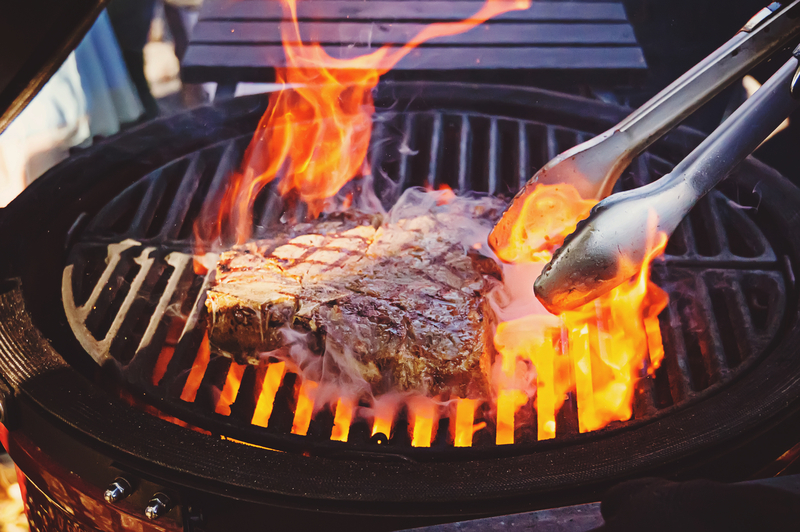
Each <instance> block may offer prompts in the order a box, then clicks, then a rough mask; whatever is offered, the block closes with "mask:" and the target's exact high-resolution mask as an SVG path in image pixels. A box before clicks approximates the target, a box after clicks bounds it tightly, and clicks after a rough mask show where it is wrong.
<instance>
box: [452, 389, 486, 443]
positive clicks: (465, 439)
mask: <svg viewBox="0 0 800 532" xmlns="http://www.w3.org/2000/svg"><path fill="white" fill-rule="evenodd" d="M481 403H482V401H481V400H479V399H459V400H458V401H457V402H456V424H455V435H454V437H453V445H455V446H456V447H472V436H473V435H474V434H475V433H476V432H478V431H479V430H481V429H482V428H483V427H485V426H486V423H485V422H483V421H482V422H480V423H477V424H476V423H475V409H476V408H478V406H480V404H481Z"/></svg>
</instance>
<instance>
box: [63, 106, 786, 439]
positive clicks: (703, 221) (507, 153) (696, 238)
mask: <svg viewBox="0 0 800 532" xmlns="http://www.w3.org/2000/svg"><path fill="white" fill-rule="evenodd" d="M589 137H590V135H589V134H586V133H582V132H579V131H575V130H571V129H567V128H564V127H559V126H556V125H549V124H545V123H541V122H534V121H529V120H519V119H514V118H509V117H501V116H488V115H482V114H476V113H450V112H394V111H383V112H379V113H377V114H376V117H375V128H374V131H373V139H372V145H371V149H370V160H371V162H372V173H373V175H374V176H376V179H378V180H379V181H382V182H383V185H384V186H383V187H381V186H379V187H378V190H379V192H380V191H383V192H384V194H385V198H384V199H385V200H386V202H387V203H390V202H391V200H392V191H393V190H396V189H398V188H401V189H402V188H406V187H409V186H425V185H428V186H433V187H435V188H438V187H439V186H440V185H448V186H450V187H451V188H453V189H455V190H458V191H462V192H463V191H467V190H473V191H481V192H489V193H492V194H499V195H505V196H509V197H510V195H512V194H513V193H514V192H515V191H516V190H517V189H518V188H519V186H520V185H521V184H523V183H524V182H525V181H527V179H528V178H529V177H530V176H531V175H532V174H533V173H534V172H535V171H536V170H537V169H538V168H539V167H540V166H541V165H543V164H544V163H545V162H546V161H548V160H549V159H550V158H552V157H554V156H555V155H557V154H558V153H560V152H562V151H564V150H565V149H567V148H569V147H571V146H573V145H575V144H578V143H580V142H582V141H584V140H586V139H587V138H589ZM249 140H250V139H249V136H244V137H239V138H236V139H233V140H229V141H225V142H222V143H219V144H216V145H213V146H209V147H206V148H204V149H202V150H199V151H197V152H195V153H192V154H190V155H188V156H186V157H183V158H181V159H178V160H176V161H174V162H172V163H170V164H168V165H166V166H164V167H162V168H160V169H159V170H156V171H155V172H152V173H150V174H149V175H146V176H144V177H142V178H141V179H140V180H139V181H137V182H136V183H134V184H133V185H131V186H130V187H129V188H128V189H126V190H125V191H124V192H122V193H121V194H119V195H118V196H117V197H116V198H114V199H113V200H112V201H111V202H109V203H108V204H107V205H106V206H105V207H104V208H103V209H102V210H101V211H100V212H99V213H98V214H97V215H96V216H95V217H94V218H93V219H92V220H90V221H89V222H88V223H87V225H86V227H85V229H84V230H83V231H82V232H81V234H80V235H79V236H78V237H77V238H75V239H74V244H73V245H72V248H71V250H70V259H69V261H68V266H67V268H66V269H65V270H64V276H63V283H62V290H63V298H64V304H65V309H66V312H67V316H68V318H69V320H70V325H71V326H72V328H73V331H74V332H75V334H76V336H77V337H78V339H79V340H80V342H81V344H82V345H83V347H84V348H85V349H86V350H87V351H88V352H89V354H90V355H92V357H94V358H95V359H96V360H97V361H98V362H99V363H101V364H103V365H106V366H110V367H114V368H116V369H118V370H120V371H119V374H120V375H121V376H122V378H123V379H124V380H125V381H127V383H128V386H129V389H130V390H132V391H135V392H144V394H145V395H146V396H147V398H148V402H149V403H150V404H151V405H154V406H155V407H156V408H158V409H159V410H160V411H161V412H163V413H166V414H169V415H174V416H177V417H178V418H180V419H182V420H184V421H187V422H189V423H191V424H193V425H195V426H197V427H201V428H202V429H204V430H209V431H211V432H212V433H215V434H219V435H220V436H222V437H232V438H236V439H240V440H243V441H247V442H251V443H255V444H260V445H266V446H269V447H274V448H281V447H283V448H287V449H293V450H299V451H303V450H309V449H311V450H316V451H319V450H320V449H325V450H330V448H331V446H332V445H333V446H334V447H333V448H334V449H341V447H335V446H336V445H345V446H349V447H348V448H349V449H356V450H359V451H364V452H370V451H381V452H383V451H390V452H391V450H396V451H398V452H400V453H402V452H403V450H404V449H407V448H409V446H410V441H409V436H408V431H407V430H406V428H407V426H408V420H407V412H405V411H401V412H400V413H399V414H398V417H397V418H396V419H395V422H394V429H393V430H392V435H391V438H390V439H389V441H388V442H387V441H386V440H385V439H381V438H370V434H371V432H370V427H369V426H367V423H366V422H365V421H358V422H354V424H353V425H352V427H351V430H350V434H349V437H348V441H347V443H342V444H340V443H339V442H330V436H331V430H332V427H333V420H334V415H333V410H332V408H334V407H335V405H333V406H330V405H329V406H328V407H326V408H323V410H322V411H321V412H320V413H319V414H318V415H316V417H315V418H314V419H313V420H312V421H311V425H310V427H309V430H308V435H307V436H305V437H302V436H294V435H291V434H289V432H290V430H291V427H292V419H293V416H294V407H295V403H296V400H297V399H296V396H297V384H298V383H297V382H296V381H297V380H299V379H297V377H296V375H294V374H291V373H289V374H286V375H285V376H284V375H283V372H282V371H281V372H278V371H277V369H276V368H275V367H273V366H275V364H273V365H271V366H259V367H256V366H253V365H247V366H239V365H237V364H234V363H232V362H231V360H230V359H228V358H226V357H223V356H214V355H209V352H208V349H206V348H205V347H206V346H207V345H206V346H204V342H205V340H204V337H205V321H206V316H205V305H204V298H205V289H204V288H205V286H206V285H207V284H208V283H209V282H210V279H209V276H199V275H196V274H195V273H194V271H193V268H192V259H191V233H192V224H193V222H194V219H195V217H196V216H197V214H198V212H199V210H200V207H201V205H202V204H203V202H204V201H213V200H214V198H218V197H219V196H220V195H221V193H222V191H223V189H224V186H225V181H226V178H227V176H228V175H229V173H230V172H231V171H233V170H234V169H235V168H236V165H237V164H239V162H240V161H241V159H242V155H243V152H244V149H245V148H246V146H247V144H248V142H249ZM657 146H658V145H656V147H657ZM681 156H682V154H672V159H673V160H667V158H664V157H661V156H657V155H655V154H654V153H652V152H648V153H645V154H644V155H642V156H640V157H639V158H637V159H636V160H635V161H634V163H633V164H632V165H631V168H630V169H629V170H628V171H627V172H626V174H625V176H624V177H623V178H622V179H621V180H620V182H619V183H618V187H620V188H624V189H627V188H632V187H636V186H641V185H642V184H644V183H646V182H649V181H651V180H652V179H655V178H657V177H658V176H660V175H663V174H664V173H666V172H668V171H669V170H670V169H671V168H672V166H673V164H674V163H675V162H677V159H679V158H680V157H681ZM388 180H391V182H393V183H396V184H398V185H399V187H395V186H385V185H387V184H389V185H391V183H390V182H389V181H388ZM379 185H380V183H379ZM270 194H271V193H270V192H269V191H267V192H265V193H264V194H263V195H262V198H261V199H260V200H259V201H257V206H258V211H257V216H256V219H255V222H254V223H255V225H256V228H255V229H256V231H255V234H256V236H258V235H259V233H261V234H263V231H264V230H265V229H264V228H266V227H268V226H269V224H270V222H271V221H274V220H275V219H276V218H277V217H278V216H280V211H279V210H278V209H276V208H275V203H274V202H273V199H272V198H271V196H270ZM212 269H213V268H212ZM781 272H782V264H781V263H780V261H779V260H778V256H777V254H776V252H775V251H774V250H773V248H772V246H771V245H770V243H769V241H768V239H767V238H766V237H765V235H764V232H763V231H762V230H761V228H760V227H759V225H758V224H757V223H756V222H755V221H754V220H753V218H751V217H750V216H749V214H748V212H747V211H746V210H745V209H743V208H741V207H740V206H739V205H738V204H737V203H735V202H734V201H733V200H732V199H730V198H728V197H727V196H725V195H724V194H723V193H722V192H720V191H714V192H712V193H711V194H709V195H708V196H707V197H706V198H704V199H703V200H702V201H701V202H700V203H699V204H698V206H697V207H696V208H695V209H694V210H693V211H692V213H691V215H690V216H689V217H688V218H687V219H686V220H684V222H683V223H682V224H681V226H680V228H679V229H678V231H676V233H675V234H674V236H673V237H672V239H671V240H670V242H669V245H668V247H667V253H666V257H665V260H664V261H663V262H661V263H659V264H656V265H655V266H654V274H653V278H654V280H655V281H656V282H657V284H659V285H660V286H661V287H662V288H663V289H665V290H666V291H667V292H668V293H669V295H670V304H669V306H668V308H667V309H666V310H665V311H664V312H663V313H662V314H661V316H660V323H661V330H662V336H663V339H664V347H665V351H666V356H665V360H664V363H663V364H662V366H661V367H660V368H659V369H658V370H657V371H656V372H655V375H654V376H653V377H649V376H646V375H644V374H643V378H642V379H641V380H640V381H639V383H638V385H637V390H636V396H635V402H634V415H633V418H632V420H631V421H628V422H625V423H614V424H612V425H611V426H609V427H608V428H607V429H604V430H614V429H616V428H620V427H622V426H626V425H631V424H633V423H636V422H638V421H642V420H646V419H650V418H652V417H653V416H657V415H661V414H663V413H666V412H668V411H670V410H671V409H674V408H677V407H680V406H681V405H685V404H688V403H690V402H691V401H694V400H698V399H700V398H701V397H703V396H704V395H706V394H709V393H712V392H713V391H714V390H716V389H719V388H720V387H721V386H723V385H724V384H725V383H726V382H729V381H730V380H731V379H732V378H733V377H734V376H735V375H736V374H737V373H739V372H741V371H744V370H745V368H746V367H748V366H749V365H751V364H752V363H754V361H755V360H756V359H758V358H759V356H760V355H762V354H763V353H764V352H765V350H766V349H767V348H768V346H769V344H770V341H771V340H772V339H773V338H774V337H775V335H776V333H777V331H778V329H779V327H780V324H781V323H782V320H783V317H784V314H785V309H786V304H787V301H786V296H785V293H786V287H785V284H784V277H783V274H782V273H781ZM271 367H272V368H273V371H270V368H271ZM237 381H240V385H238V387H236V386H234V383H235V382H237ZM265 393H266V394H273V395H274V396H275V400H274V407H273V409H272V412H271V413H270V414H268V415H265V413H264V412H259V411H257V410H256V405H257V403H258V399H259V396H260V395H261V394H265ZM363 406H368V405H363ZM524 408H529V409H530V410H531V412H529V413H528V415H531V416H535V411H533V409H532V407H530V406H528V407H524ZM576 409H577V403H576V401H575V397H574V396H570V397H569V398H568V399H567V402H566V403H565V405H564V407H563V408H562V410H561V411H560V412H559V415H558V418H557V420H556V421H557V433H556V441H558V440H561V441H565V440H570V439H571V438H575V437H580V435H578V434H577V432H578V430H577V427H578V423H577V410H576ZM522 415H525V414H524V413H523V414H522ZM476 421H478V419H476ZM448 423H449V420H448V419H447V418H443V419H442V420H441V421H440V422H439V427H438V430H436V429H434V434H435V438H434V441H433V445H432V448H433V450H434V451H435V450H436V449H439V450H441V449H449V448H451V447H452V441H451V439H449V438H448V436H447V435H448ZM265 425H268V426H266V427H265ZM535 425H536V424H535V423H533V426H534V427H535ZM481 432H483V433H485V434H483V435H482V434H481ZM486 432H487V431H479V432H478V433H476V435H475V440H474V443H473V446H474V447H475V448H479V449H480V448H486V447H492V446H493V445H494V443H493V438H492V437H491V436H490V435H489V434H488V433H486ZM520 436H521V438H522V439H523V440H527V443H531V442H530V439H531V438H533V440H534V441H535V432H534V434H533V436H531V434H529V433H526V434H520ZM517 441H519V439H517ZM384 443H388V446H384V447H380V448H379V444H384ZM318 444H322V445H323V447H315V445H318ZM519 445H522V444H519ZM415 452H416V451H415Z"/></svg>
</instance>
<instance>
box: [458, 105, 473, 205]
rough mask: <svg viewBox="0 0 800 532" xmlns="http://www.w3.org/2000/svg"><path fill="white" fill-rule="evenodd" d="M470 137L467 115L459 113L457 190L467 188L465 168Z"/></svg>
mask: <svg viewBox="0 0 800 532" xmlns="http://www.w3.org/2000/svg"><path fill="white" fill-rule="evenodd" d="M471 137H472V128H471V127H470V121H469V116H468V115H461V139H460V141H459V144H458V190H459V191H460V192H466V191H467V190H469V183H468V182H467V168H468V165H469V162H470V159H471V157H470V154H469V150H470V144H471V143H470V138H471Z"/></svg>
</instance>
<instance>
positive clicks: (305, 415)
mask: <svg viewBox="0 0 800 532" xmlns="http://www.w3.org/2000/svg"><path fill="white" fill-rule="evenodd" d="M317 386H318V384H317V383H316V382H314V381H303V384H302V385H301V386H300V393H299V394H298V397H297V407H295V410H294V423H292V434H299V435H301V436H305V435H306V434H307V433H308V426H309V425H310V424H311V415H312V414H313V413H314V392H315V391H316V390H317Z"/></svg>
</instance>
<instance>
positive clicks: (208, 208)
mask: <svg viewBox="0 0 800 532" xmlns="http://www.w3.org/2000/svg"><path fill="white" fill-rule="evenodd" d="M283 6H284V9H285V10H286V12H287V13H288V15H289V16H290V18H291V22H290V23H285V24H283V25H282V26H281V34H282V41H283V47H284V51H285V56H286V66H285V67H282V68H277V69H276V81H277V82H278V83H282V84H284V89H283V90H281V91H278V92H275V93H273V94H272V96H271V98H270V102H269V106H268V109H267V111H266V113H265V114H264V116H263V117H262V118H261V121H260V122H259V125H258V128H257V130H256V133H255V135H254V137H253V139H252V141H251V143H250V145H249V146H248V148H247V151H246V152H245V156H244V160H243V162H242V164H241V166H240V170H239V171H237V172H235V173H234V174H233V175H232V176H230V180H229V183H228V185H227V188H226V190H225V191H224V194H223V196H222V197H217V198H214V199H213V201H209V202H207V203H206V204H205V205H204V206H203V208H202V210H201V213H200V216H199V217H198V219H197V222H196V224H195V237H196V239H195V241H196V253H197V256H199V255H201V254H203V253H205V252H206V251H207V250H209V249H210V248H212V247H215V246H219V245H228V244H230V243H232V242H236V243H242V242H245V241H246V240H248V239H249V238H250V236H251V230H252V227H253V206H254V204H255V201H256V198H257V196H258V195H259V193H260V192H261V191H262V190H263V189H264V187H265V186H267V185H268V184H269V183H272V182H273V181H277V191H278V192H279V193H280V194H281V196H282V197H283V198H284V201H285V204H286V205H287V206H288V207H289V209H290V210H289V211H288V212H287V214H288V216H289V218H295V219H299V218H302V217H303V213H305V212H307V215H308V216H310V217H315V216H317V215H319V214H320V213H321V212H323V211H325V210H326V209H331V208H333V207H338V208H343V209H346V208H348V207H349V206H350V205H351V204H353V203H354V202H355V201H356V200H357V199H358V198H357V197H354V196H353V193H349V194H348V195H346V196H344V194H339V196H344V197H337V199H336V201H332V200H331V199H332V198H333V197H334V196H336V195H337V194H338V193H339V191H340V190H341V189H342V187H343V186H344V185H345V184H346V183H347V182H348V181H350V180H351V179H353V178H354V177H356V176H358V175H359V174H363V173H365V168H369V165H368V164H366V162H365V159H366V155H367V151H368V146H369V141H370V137H371V133H372V114H373V113H374V102H373V96H372V89H373V88H374V87H375V86H376V85H377V82H378V79H379V77H380V76H381V75H382V74H384V73H385V72H387V71H388V70H389V69H391V68H392V67H393V66H394V65H395V64H396V63H397V62H398V61H399V60H401V59H402V58H403V57H405V56H406V55H407V54H408V53H409V52H410V51H411V50H413V49H414V48H415V47H416V46H417V45H419V44H420V43H422V42H424V41H426V40H428V39H431V38H435V37H440V36H445V35H453V34H456V33H460V32H464V31H467V30H469V29H471V28H473V27H475V26H476V25H478V24H480V23H482V22H483V21H485V20H487V19H488V18H490V17H493V16H497V15H499V14H502V13H505V12H507V11H510V10H518V9H527V8H528V7H529V6H530V0H486V2H485V3H484V4H483V5H482V6H481V8H480V9H479V10H478V11H477V12H476V13H475V14H474V15H473V16H472V17H470V18H469V19H466V20H464V21H461V22H454V23H437V24H431V25H429V26H427V27H425V28H424V29H423V30H422V31H420V32H419V33H418V34H417V35H416V36H414V37H413V38H412V39H411V40H410V41H409V42H408V43H407V44H405V45H403V46H401V47H395V46H383V47H381V48H380V49H378V50H375V51H373V52H371V53H369V54H365V55H362V56H359V57H356V58H353V59H335V58H332V57H330V56H329V55H328V54H327V53H326V52H325V51H324V49H323V48H322V46H320V45H319V44H315V43H304V42H303V41H302V39H301V37H300V27H299V24H298V22H297V3H296V0H283ZM437 193H438V194H440V196H439V200H438V202H437V204H438V205H439V206H442V205H447V204H449V203H450V202H451V201H454V197H455V196H454V194H453V193H452V191H451V190H449V188H445V189H444V191H443V192H437ZM594 204H595V202H594V201H592V200H584V199H582V198H581V197H580V195H579V194H578V192H577V190H575V189H574V188H573V187H571V186H569V185H547V186H544V185H540V186H538V187H536V189H535V190H534V191H533V193H532V194H530V195H528V197H527V198H526V199H525V201H524V202H522V205H521V207H518V209H519V210H518V212H515V215H516V222H515V223H512V224H510V225H505V226H503V231H506V232H507V233H506V234H504V235H503V237H504V239H503V241H504V242H505V244H504V245H503V247H502V248H499V249H495V251H496V254H497V256H498V257H499V258H500V259H501V260H503V261H505V262H506V263H510V264H511V265H518V264H532V265H540V266H543V265H544V264H545V263H546V262H548V261H549V260H550V258H551V256H552V252H553V250H554V249H555V248H556V247H558V246H559V245H560V244H561V243H562V242H563V239H564V237H565V236H566V235H567V234H569V233H571V232H572V231H573V230H574V229H575V226H576V224H577V222H578V221H579V220H581V219H583V218H585V217H586V216H587V215H588V213H589V210H590V209H591V208H592V206H593V205H594ZM295 207H296V208H295ZM515 208H516V207H515ZM495 236H496V235H495ZM659 238H660V240H659V242H660V243H659V246H656V247H655V248H654V249H656V251H654V252H653V253H652V254H651V255H650V256H649V257H648V261H647V263H646V264H645V267H644V268H643V269H642V271H641V274H640V275H639V276H637V278H636V279H635V280H633V281H631V282H630V283H627V284H624V285H622V286H620V287H618V288H617V289H615V290H614V291H612V292H611V293H609V294H607V295H606V296H603V297H602V298H601V299H600V300H598V301H597V302H593V303H591V304H589V305H586V306H584V307H582V308H579V309H577V310H574V311H571V312H566V313H564V314H562V315H560V316H558V317H555V316H552V315H550V314H548V313H546V311H544V309H543V308H541V305H539V306H538V308H534V307H535V306H536V304H538V303H537V302H536V301H535V300H533V302H532V303H529V304H527V307H526V310H525V312H519V313H518V315H516V316H513V317H508V316H507V317H504V318H502V320H504V321H501V322H500V323H499V324H498V326H497V329H496V331H495V337H494V344H495V347H496V350H497V356H496V357H495V360H494V362H493V363H492V365H491V368H489V373H490V375H489V379H490V383H491V386H492V394H491V397H487V398H483V399H458V400H456V401H454V402H453V403H452V404H453V405H454V406H453V407H452V409H453V410H454V411H453V414H454V420H453V422H452V424H451V430H452V431H453V433H452V436H453V441H454V444H455V445H456V446H470V445H472V439H473V434H474V433H475V431H476V430H480V428H482V427H483V426H484V424H483V423H479V424H475V411H476V410H475V409H476V407H477V406H479V405H480V404H481V403H482V402H483V401H490V400H492V399H493V400H494V405H490V406H493V407H494V409H493V410H492V411H493V412H494V413H495V415H496V420H495V421H496V423H495V427H496V435H495V437H496V442H497V444H498V445H503V444H511V443H514V431H515V428H516V427H517V425H518V423H519V420H517V419H516V417H517V416H518V415H519V412H520V409H521V408H522V407H523V406H524V405H526V404H529V403H532V405H533V407H534V408H535V410H536V420H537V421H536V431H537V435H538V438H539V439H549V438H553V437H555V435H556V432H557V429H558V427H557V421H556V419H557V414H558V412H559V410H560V408H561V407H562V405H563V404H564V403H565V401H566V400H567V397H568V396H569V397H574V400H575V401H576V403H577V405H576V407H577V411H578V417H579V430H580V431H581V432H586V431H590V430H596V429H598V428H601V427H603V426H605V425H607V424H608V423H610V422H612V421H615V420H624V419H629V418H630V417H631V415H632V407H631V404H632V397H633V389H634V384H635V381H636V379H637V378H639V375H640V374H641V371H642V370H643V369H646V370H647V371H648V372H649V373H651V374H652V372H654V371H655V370H656V369H657V368H658V367H659V365H660V364H661V360H662V359H663V356H664V349H663V345H662V342H661V334H660V329H659V324H658V314H659V313H660V312H661V310H663V308H664V307H665V306H666V302H667V296H666V294H664V293H663V292H662V291H661V290H660V289H658V288H657V287H656V286H655V285H654V284H652V283H651V282H650V281H649V276H648V271H649V262H650V261H651V260H652V259H653V258H654V257H655V256H656V255H657V254H659V253H661V252H662V251H663V247H664V244H665V242H666V239H665V238H663V237H662V236H659ZM485 243H486V242H485V241H484V242H474V243H473V247H475V249H480V248H481V247H482V246H484V245H485ZM196 264H197V265H199V266H198V268H199V267H200V266H202V264H201V263H200V262H199V261H198V262H197V263H196ZM504 273H505V272H504ZM530 296H531V298H532V294H530ZM170 356H171V355H170V354H169V353H166V352H165V353H164V355H163V358H164V360H166V362H163V363H161V362H159V364H161V366H163V367H164V371H166V369H165V368H166V364H167V363H168V360H169V358H170ZM208 360H209V352H208V338H207V337H206V338H204V341H203V345H202V346H201V349H200V351H199V352H198V355H197V357H196V360H195V363H194V365H193V367H192V370H191V372H190V375H189V377H188V379H187V381H186V384H185V386H184V389H183V393H182V395H181V398H182V399H183V400H184V401H194V400H195V397H196V394H197V389H198V388H199V386H200V382H201V380H202V377H203V374H204V373H205V370H206V367H207V365H208ZM159 361H161V358H159ZM161 366H159V368H161ZM286 371H287V368H286V365H285V363H284V362H280V363H273V364H271V365H270V366H269V367H268V369H267V370H266V373H265V375H264V378H263V383H262V389H261V393H260V395H259V398H258V401H257V405H256V410H255V412H254V414H253V419H252V423H253V424H254V425H259V426H266V425H267V424H268V422H269V417H270V415H271V413H272V409H273V403H274V400H275V395H276V393H277V390H278V388H279V387H280V384H281V381H282V379H283V376H284V375H285V372H286ZM292 371H294V370H292ZM159 372H161V369H159ZM162 375H163V373H162ZM241 376H242V374H241V373H239V369H234V367H233V366H231V369H230V370H229V373H228V377H227V379H226V383H225V386H224V387H223V390H222V394H221V396H220V400H219V403H218V405H217V410H218V412H220V413H222V414H225V415H229V414H230V405H231V404H232V402H233V401H234V400H235V397H236V393H237V391H238V387H239V385H240V382H241ZM154 379H155V375H154ZM156 380H160V378H159V379H156ZM156 380H154V382H156ZM318 388H319V383H318V382H316V381H315V380H311V379H305V378H304V379H301V381H300V383H299V384H298V389H297V392H296V393H297V402H296V408H295V415H294V422H293V426H292V433H294V434H301V435H305V434H306V433H307V432H308V429H309V425H310V422H311V419H312V416H313V413H314V405H315V401H316V400H318V402H319V403H320V404H321V405H322V404H328V403H329V401H336V411H335V415H334V427H333V430H332V432H331V439H333V440H340V441H347V438H348V436H349V430H350V426H351V424H352V422H353V419H354V416H356V411H358V413H359V414H361V410H363V409H356V408H355V406H356V403H355V401H353V400H352V398H348V397H347V396H346V395H342V396H341V397H335V396H334V397H331V396H330V395H325V397H323V396H322V395H323V394H321V393H319V390H318ZM330 404H333V403H332V402H331V403H330ZM401 404H405V405H406V406H407V407H408V412H409V430H410V433H411V439H412V445H413V446H415V447H429V446H430V445H431V444H432V441H433V439H434V437H435V429H436V427H437V426H438V417H439V415H440V409H439V404H440V403H437V402H436V400H435V399H433V398H427V397H422V396H412V397H404V398H403V399H402V401H401V400H398V399H397V398H396V397H395V398H391V399H388V398H382V397H377V398H375V400H374V404H373V408H372V411H373V417H372V435H376V434H378V433H384V434H385V435H386V436H387V437H389V436H391V432H392V430H393V423H394V419H395V417H396V414H397V412H398V410H399V409H400V408H401ZM526 412H527V410H526Z"/></svg>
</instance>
